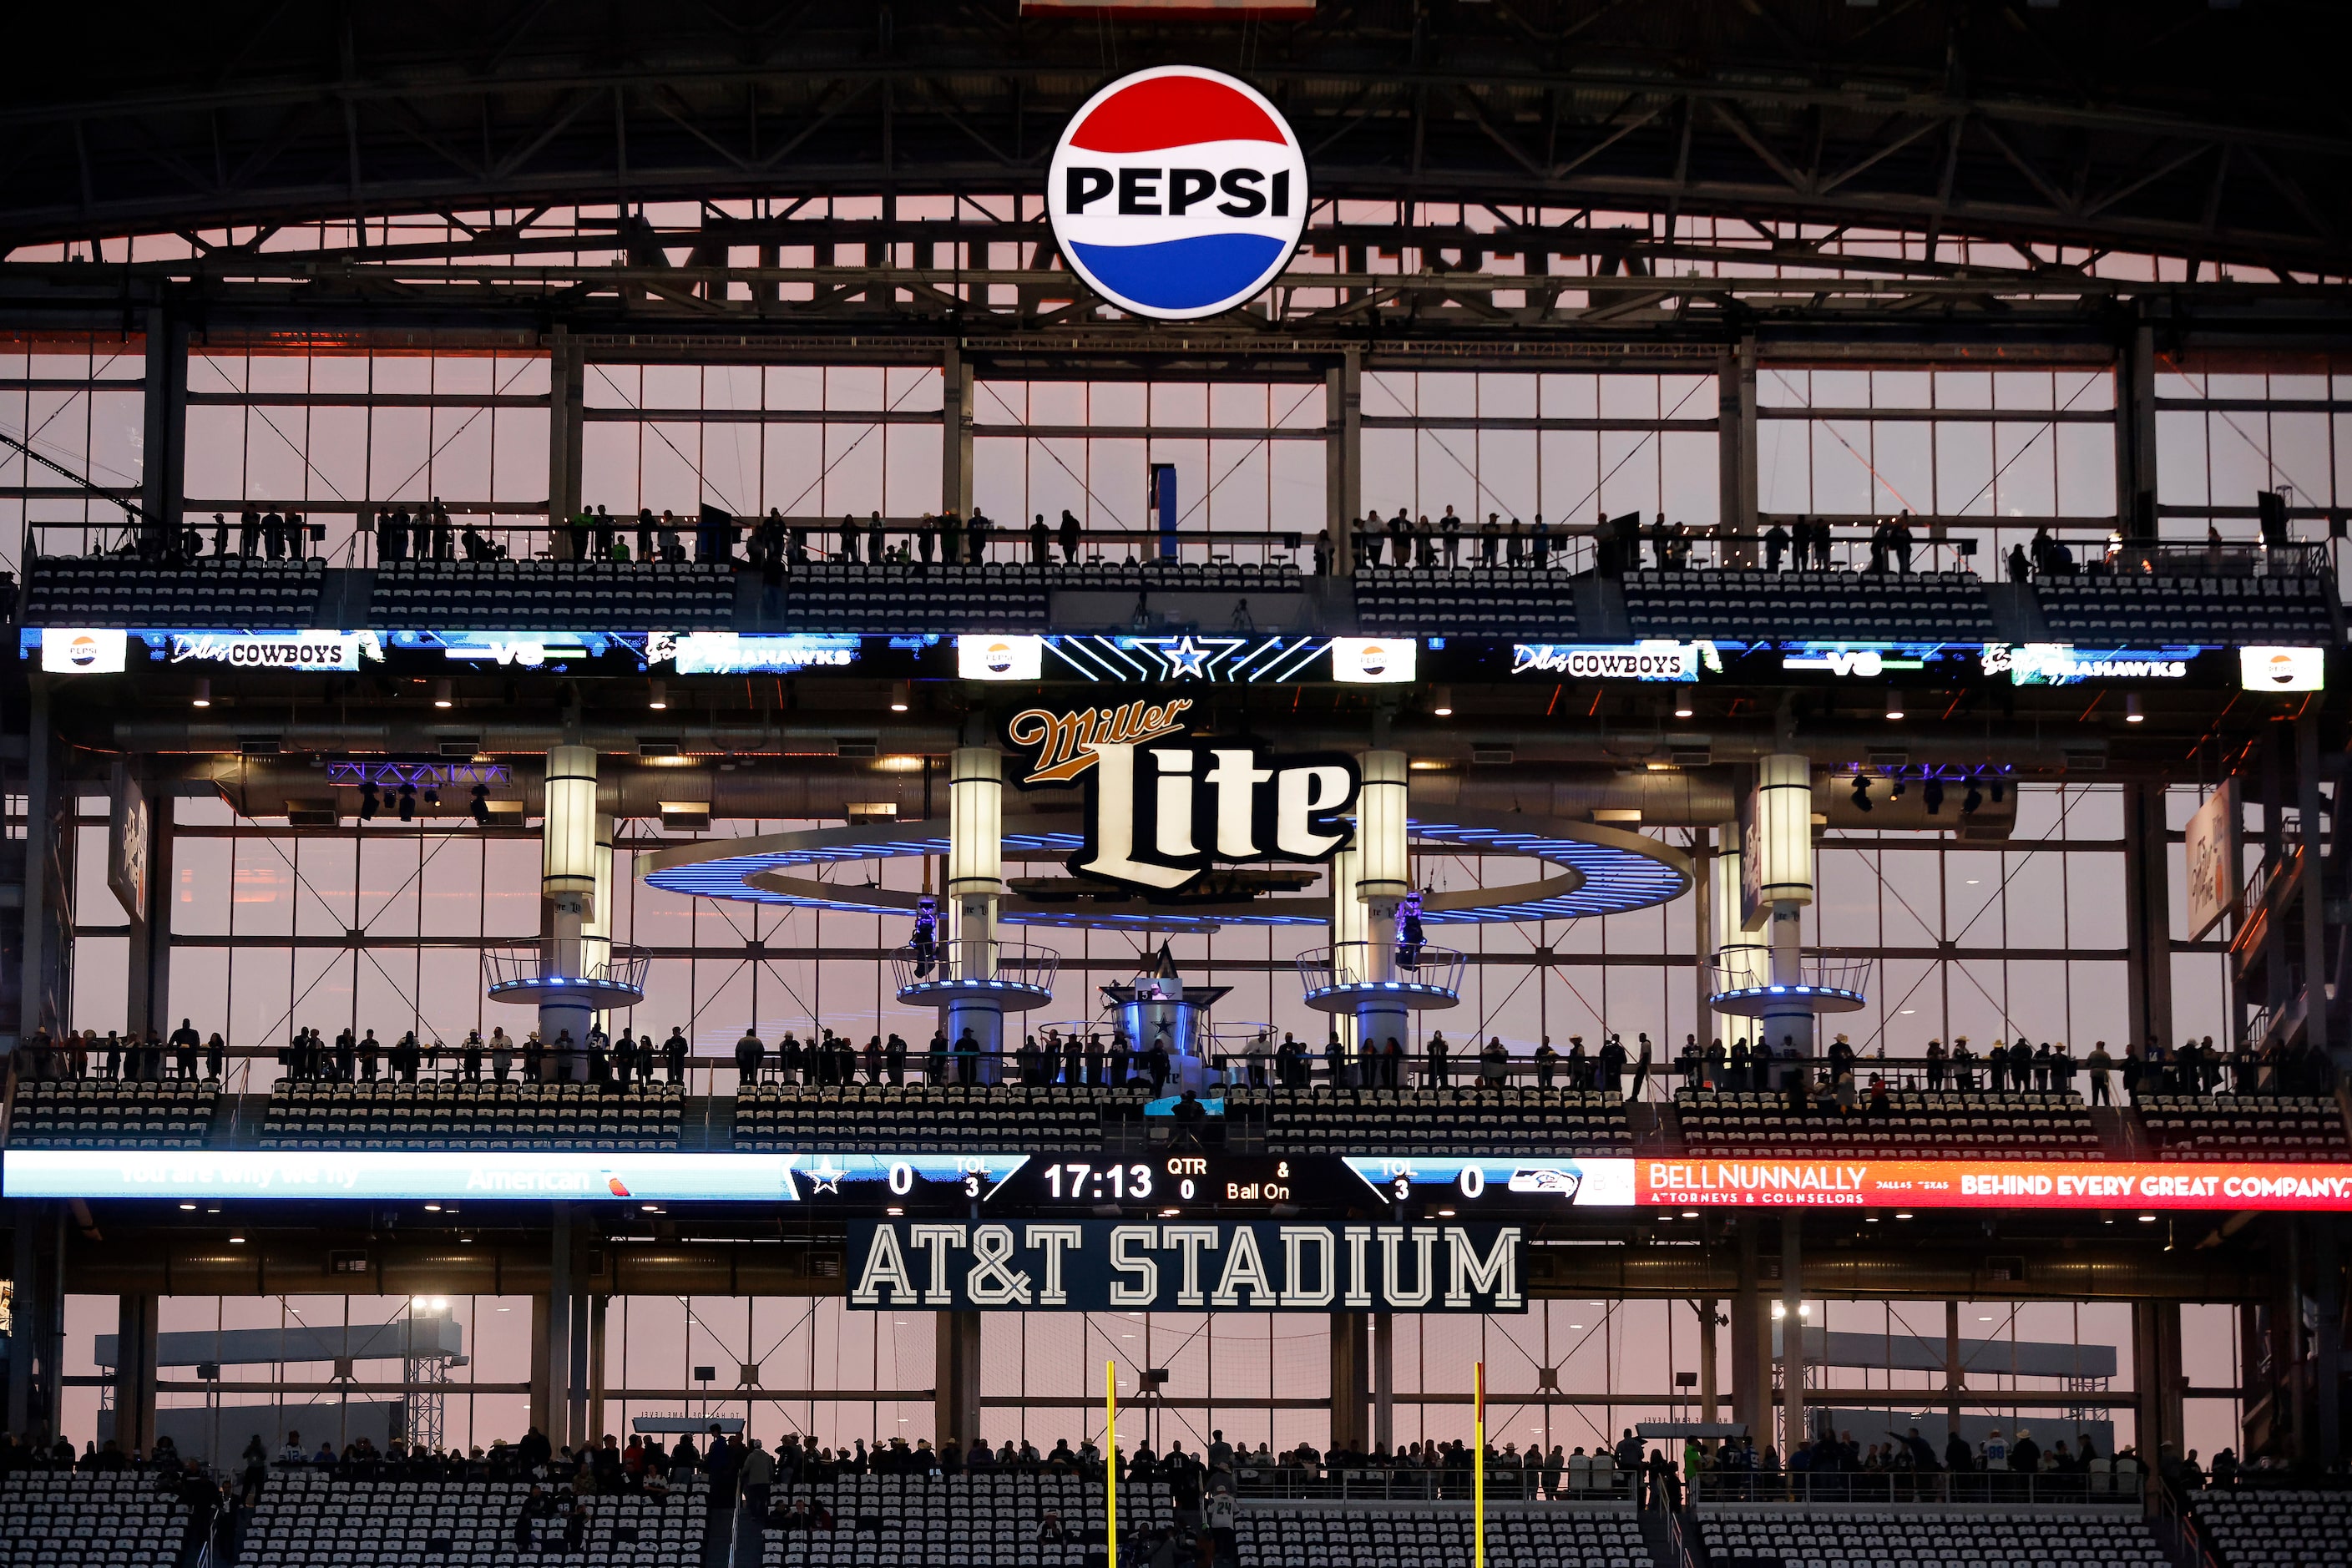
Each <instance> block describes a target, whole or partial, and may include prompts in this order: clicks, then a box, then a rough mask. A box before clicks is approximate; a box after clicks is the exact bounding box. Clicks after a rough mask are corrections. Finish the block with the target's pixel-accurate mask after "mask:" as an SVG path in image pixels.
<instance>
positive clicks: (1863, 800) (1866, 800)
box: [1853, 772, 1870, 811]
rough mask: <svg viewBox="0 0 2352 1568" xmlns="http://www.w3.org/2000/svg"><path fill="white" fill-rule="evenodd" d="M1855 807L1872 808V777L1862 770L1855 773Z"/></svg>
mask: <svg viewBox="0 0 2352 1568" xmlns="http://www.w3.org/2000/svg"><path fill="white" fill-rule="evenodd" d="M1853 808H1854V809H1855V810H1856V811H1868V810H1869V809H1870V778H1869V775H1868V774H1866V773H1860V772H1857V773H1855V774H1854V775H1853Z"/></svg>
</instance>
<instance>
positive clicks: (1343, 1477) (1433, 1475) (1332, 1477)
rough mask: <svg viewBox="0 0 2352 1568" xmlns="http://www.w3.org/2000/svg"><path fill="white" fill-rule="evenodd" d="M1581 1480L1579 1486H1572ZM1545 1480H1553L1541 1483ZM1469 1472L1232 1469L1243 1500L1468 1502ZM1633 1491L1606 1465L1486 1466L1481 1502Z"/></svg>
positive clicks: (1607, 1498) (1621, 1495)
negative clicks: (1602, 1474) (1590, 1468)
mask: <svg viewBox="0 0 2352 1568" xmlns="http://www.w3.org/2000/svg"><path fill="white" fill-rule="evenodd" d="M1576 1479H1580V1481H1581V1484H1572V1481H1574V1480H1576ZM1547 1480H1549V1481H1550V1482H1551V1483H1552V1484H1551V1485H1549V1487H1548V1486H1547V1485H1546V1484H1545V1483H1546V1481H1547ZM1471 1491H1472V1488H1471V1474H1470V1469H1469V1467H1468V1466H1466V1465H1465V1466H1463V1467H1461V1468H1455V1469H1419V1468H1401V1467H1372V1466H1367V1467H1365V1468H1360V1469H1334V1468H1328V1467H1312V1468H1310V1467H1301V1466H1277V1467H1274V1468H1263V1469H1261V1468H1247V1467H1244V1468H1240V1469H1237V1470H1235V1471H1234V1496H1236V1497H1242V1498H1298V1499H1312V1500H1327V1501H1334V1502H1439V1501H1446V1502H1454V1501H1459V1502H1467V1501H1469V1500H1470V1498H1471ZM1637 1496H1638V1493H1637V1491H1636V1489H1635V1485H1634V1478H1633V1476H1632V1475H1630V1474H1629V1473H1628V1472H1626V1471H1623V1470H1619V1469H1613V1468H1612V1469H1611V1470H1609V1471H1608V1472H1607V1473H1606V1479H1599V1478H1595V1477H1593V1476H1592V1475H1591V1473H1590V1472H1586V1473H1584V1474H1583V1475H1582V1476H1581V1477H1579V1474H1578V1472H1576V1471H1573V1470H1570V1469H1565V1468H1563V1469H1561V1470H1559V1471H1551V1470H1543V1469H1535V1470H1528V1469H1519V1468H1510V1469H1505V1468H1499V1467H1496V1466H1491V1465H1490V1466H1489V1467H1488V1468H1487V1471H1486V1500H1487V1501H1488V1502H1490V1503H1494V1502H1633V1501H1634V1500H1636V1499H1637Z"/></svg>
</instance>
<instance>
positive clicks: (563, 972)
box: [539, 746, 612, 1077]
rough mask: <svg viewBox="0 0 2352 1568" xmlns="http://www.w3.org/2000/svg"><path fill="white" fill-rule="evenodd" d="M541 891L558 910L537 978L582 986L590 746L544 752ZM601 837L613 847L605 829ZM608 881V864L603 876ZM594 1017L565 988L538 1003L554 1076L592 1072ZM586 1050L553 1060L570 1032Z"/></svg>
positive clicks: (590, 913) (592, 781)
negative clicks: (590, 1034)
mask: <svg viewBox="0 0 2352 1568" xmlns="http://www.w3.org/2000/svg"><path fill="white" fill-rule="evenodd" d="M539 831H540V891H541V895H542V896H543V897H544V898H545V899H546V900H547V901H548V903H549V904H550V905H551V906H552V907H553V917H554V918H553V922H552V927H551V934H550V935H549V937H548V939H547V954H546V958H545V961H544V962H543V963H541V967H540V973H541V974H542V975H544V976H546V977H548V978H551V979H553V978H559V977H560V978H562V979H565V980H577V979H579V978H580V977H581V975H582V973H583V969H582V964H583V959H584V951H583V950H584V949H585V947H586V942H585V940H584V939H585V938H586V936H587V934H588V932H587V927H588V926H589V925H590V924H591V922H593V921H594V920H595V919H596V916H597V912H598V911H597V909H596V900H597V893H598V889H597V886H596V882H597V878H596V838H597V833H596V753H595V752H594V751H593V749H592V748H590V747H587V746H551V747H549V748H548V751H547V795H546V805H545V809H544V813H543V815H542V817H541V825H540V830H539ZM604 837H605V839H606V840H607V842H608V843H609V841H610V840H611V837H612V833H611V830H610V828H609V827H608V828H607V829H606V831H605V834H604ZM606 876H607V879H608V881H609V878H610V869H609V865H608V868H607V872H606ZM594 1017H595V1013H594V1011H593V1009H592V1008H591V1007H590V1006H589V1005H588V1002H587V999H586V996H585V994H582V995H580V996H579V997H578V998H576V999H574V998H568V997H564V996H562V994H561V991H560V989H559V990H556V991H553V992H551V993H550V994H546V995H543V996H542V997H541V1001H540V1005H539V1037H540V1039H541V1041H543V1042H545V1044H546V1046H547V1048H548V1051H549V1053H550V1054H549V1057H548V1061H549V1063H550V1064H551V1066H550V1070H551V1071H562V1070H563V1068H565V1067H566V1066H567V1065H568V1066H569V1068H571V1070H572V1072H573V1073H574V1074H576V1075H578V1076H581V1077H585V1076H586V1072H587V1060H588V1058H587V1056H586V1053H585V1048H584V1047H586V1045H587V1043H588V1026H589V1025H590V1024H591V1023H592V1022H593V1019H594ZM567 1030H568V1031H569V1032H570V1033H571V1036H572V1041H573V1043H574V1044H576V1045H578V1046H580V1047H583V1049H582V1050H580V1051H575V1052H572V1053H571V1055H570V1057H569V1058H568V1062H567V1058H563V1057H560V1056H557V1055H555V1054H554V1052H555V1047H556V1043H557V1042H558V1041H559V1040H561V1039H562V1037H563V1035H564V1033H565V1032H566V1031H567Z"/></svg>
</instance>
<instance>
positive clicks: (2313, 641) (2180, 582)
mask: <svg viewBox="0 0 2352 1568" xmlns="http://www.w3.org/2000/svg"><path fill="white" fill-rule="evenodd" d="M2033 592H2034V596H2035V597H2036V598H2037V599H2039V600H2040V601H2041V604H2042V624H2043V625H2044V626H2047V627H2048V628H2049V631H2050V635H2051V637H2052V638H2053V639H2054V640H2056V641H2059V642H2068V643H2074V644H2075V645H2077V646H2095V645H2099V644H2107V645H2111V646H2114V647H2151V646H2168V645H2171V644H2179V643H2189V644H2197V645H2200V646H2206V647H2233V646H2237V645H2241V644H2246V643H2256V644H2264V643H2267V644H2274V645H2280V646H2284V647H2326V645H2327V644H2328V643H2329V642H2331V641H2332V640H2334V637H2335V629H2334V628H2335V620H2334V616H2332V614H2331V613H2330V608H2329V600H2330V597H2331V584H2329V583H2328V581H2327V580H2326V579H2325V578H2321V577H2290V576H2280V577H2154V576H2147V575H2139V574H2122V575H2110V574H2105V573H2100V574H2081V575H2077V576H2064V577H2044V578H2041V579H2039V580H2037V581H2036V582H2035V584H2034V586H2033Z"/></svg>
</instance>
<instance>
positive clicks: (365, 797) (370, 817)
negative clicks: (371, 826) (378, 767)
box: [360, 784, 376, 822]
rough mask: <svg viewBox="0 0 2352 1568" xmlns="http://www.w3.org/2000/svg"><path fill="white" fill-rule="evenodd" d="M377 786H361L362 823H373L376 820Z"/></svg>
mask: <svg viewBox="0 0 2352 1568" xmlns="http://www.w3.org/2000/svg"><path fill="white" fill-rule="evenodd" d="M375 811H376V794H375V785H374V784H362V785H360V820H361V821H362V822H373V821H374V820H375Z"/></svg>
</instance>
